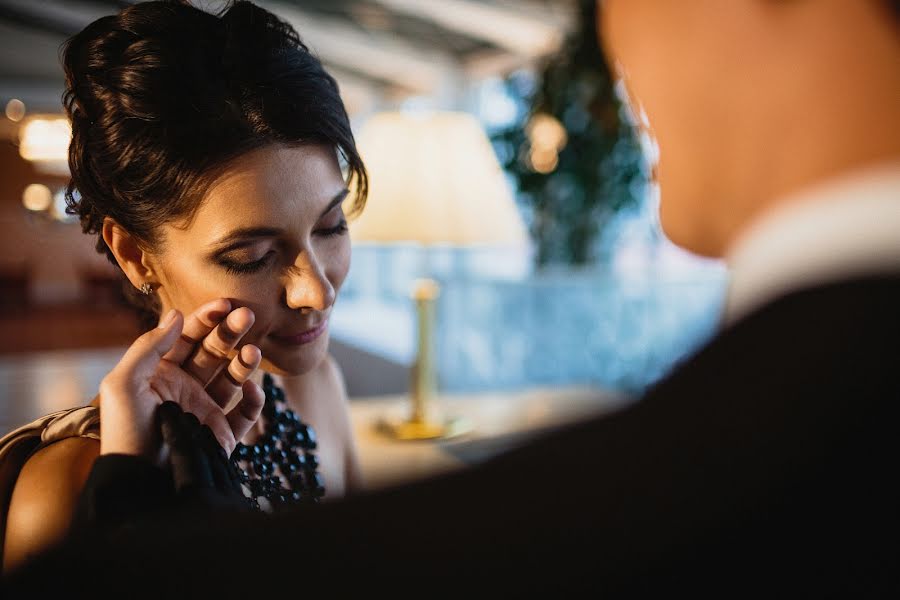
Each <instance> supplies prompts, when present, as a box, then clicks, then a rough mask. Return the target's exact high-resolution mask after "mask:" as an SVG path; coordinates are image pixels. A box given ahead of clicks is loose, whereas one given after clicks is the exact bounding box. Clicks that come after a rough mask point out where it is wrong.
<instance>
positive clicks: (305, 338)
mask: <svg viewBox="0 0 900 600" xmlns="http://www.w3.org/2000/svg"><path fill="white" fill-rule="evenodd" d="M326 329H328V319H325V320H323V321H322V322H321V323H319V324H318V325H316V326H315V327H313V328H312V329H309V330H307V331H303V332H301V333H294V334H289V335H275V334H270V337H272V338H273V339H274V340H275V341H277V342H280V343H282V344H289V345H293V346H302V345H303V344H308V343H310V342H311V341H313V340H314V339H316V338H317V337H319V336H320V335H322V334H323V333H324V332H325V330H326Z"/></svg>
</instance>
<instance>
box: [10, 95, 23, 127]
mask: <svg viewBox="0 0 900 600" xmlns="http://www.w3.org/2000/svg"><path fill="white" fill-rule="evenodd" d="M24 117H25V103H24V102H22V101H21V100H19V99H18V98H13V99H12V100H10V101H9V102H7V103H6V118H7V119H9V120H10V121H15V122H16V123H18V122H19V121H21V120H22V119H23V118H24Z"/></svg>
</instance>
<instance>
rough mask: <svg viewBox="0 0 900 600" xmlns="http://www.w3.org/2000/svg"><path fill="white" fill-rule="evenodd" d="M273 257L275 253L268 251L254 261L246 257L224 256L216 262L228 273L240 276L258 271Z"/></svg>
mask: <svg viewBox="0 0 900 600" xmlns="http://www.w3.org/2000/svg"><path fill="white" fill-rule="evenodd" d="M274 255H275V251H274V250H269V251H268V252H266V253H265V254H264V255H263V256H262V257H261V258H259V259H255V260H254V259H251V258H250V257H246V256H234V255H226V256H220V257H218V258H217V259H216V261H217V262H218V263H219V265H221V266H222V267H223V268H224V269H225V270H226V271H227V272H228V273H231V274H237V275H240V274H246V273H255V272H256V271H259V270H260V269H262V268H263V267H265V266H266V265H267V264H268V263H269V262H270V260H271V259H272V257H273V256H274Z"/></svg>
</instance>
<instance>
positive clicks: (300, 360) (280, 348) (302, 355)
mask: <svg viewBox="0 0 900 600" xmlns="http://www.w3.org/2000/svg"><path fill="white" fill-rule="evenodd" d="M260 349H261V350H262V355H263V356H262V363H261V364H260V369H261V370H263V371H267V372H269V373H274V374H276V375H281V376H283V377H296V376H298V375H304V374H306V373H309V372H310V371H312V370H313V369H314V368H316V367H317V366H318V365H319V364H320V363H321V362H322V360H323V359H324V358H325V356H326V355H327V354H328V335H327V333H326V334H325V335H322V336H320V337H319V338H318V339H316V340H314V341H312V342H310V343H308V344H302V345H297V346H290V345H286V344H281V343H279V342H275V341H272V342H269V343H267V344H265V346H263V347H262V348H260Z"/></svg>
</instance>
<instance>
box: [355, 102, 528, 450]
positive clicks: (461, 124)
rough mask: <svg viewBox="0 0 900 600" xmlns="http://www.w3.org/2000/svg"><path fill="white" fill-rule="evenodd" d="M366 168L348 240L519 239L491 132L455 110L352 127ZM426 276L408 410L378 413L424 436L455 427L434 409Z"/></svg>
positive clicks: (400, 432) (435, 291) (461, 425)
mask: <svg viewBox="0 0 900 600" xmlns="http://www.w3.org/2000/svg"><path fill="white" fill-rule="evenodd" d="M357 146H358V148H359V151H360V154H361V156H362V158H363V160H364V161H365V163H366V168H367V169H368V171H369V197H368V202H367V203H366V208H365V210H364V211H363V212H362V214H361V215H360V216H359V217H358V218H357V219H356V220H354V221H353V222H352V223H351V225H350V231H351V236H352V238H353V240H354V241H367V242H379V243H391V242H415V243H418V244H421V245H423V246H430V245H435V244H441V245H452V246H487V245H524V244H525V243H526V240H527V234H526V231H525V225H524V223H523V221H522V217H521V215H520V213H519V210H518V208H517V207H516V205H515V201H514V200H513V196H512V193H511V191H510V189H509V186H508V184H507V182H506V179H505V176H504V174H503V171H502V169H501V167H500V164H499V162H498V161H497V157H496V155H495V154H494V150H493V148H492V147H491V144H490V141H489V140H488V138H487V136H486V135H485V133H484V130H483V129H482V127H481V125H480V124H479V123H478V121H477V120H476V119H475V118H474V117H473V116H472V115H469V114H466V113H459V112H426V113H401V112H394V113H381V114H377V115H374V116H373V117H371V118H370V119H369V120H368V121H367V122H366V123H365V124H364V126H363V127H362V129H361V131H360V132H359V135H358V136H357ZM439 293H440V287H439V285H438V283H437V282H436V281H434V280H433V279H419V280H417V281H416V282H415V283H414V285H413V290H412V300H413V301H414V302H415V306H416V314H417V319H416V322H417V348H416V358H415V362H414V364H413V368H412V372H411V382H410V384H411V385H410V396H411V398H410V400H411V410H410V413H409V416H408V417H407V418H406V419H404V420H400V421H391V420H389V419H385V420H384V421H382V422H381V423H380V428H381V429H382V430H383V431H385V432H387V433H388V434H389V435H391V436H392V437H394V438H396V439H413V440H417V439H431V438H441V437H450V436H453V435H458V434H460V433H463V432H465V431H466V429H467V425H466V424H465V422H464V421H462V420H461V419H436V418H435V417H434V415H433V414H432V405H433V403H434V397H435V393H436V377H435V364H434V363H435V361H434V348H433V332H434V317H435V315H434V312H435V301H436V300H437V298H438V295H439Z"/></svg>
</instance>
